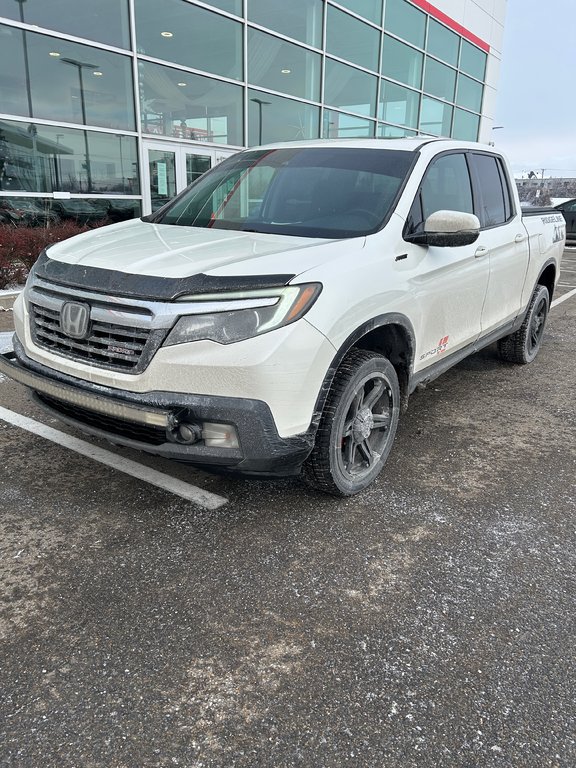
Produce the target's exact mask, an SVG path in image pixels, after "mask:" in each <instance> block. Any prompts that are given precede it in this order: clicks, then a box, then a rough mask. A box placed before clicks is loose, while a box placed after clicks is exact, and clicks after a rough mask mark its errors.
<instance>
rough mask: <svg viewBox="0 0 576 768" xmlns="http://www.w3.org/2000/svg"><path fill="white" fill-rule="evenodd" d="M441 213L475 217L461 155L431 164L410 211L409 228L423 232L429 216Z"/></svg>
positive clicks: (440, 159) (438, 159)
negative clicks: (450, 212)
mask: <svg viewBox="0 0 576 768" xmlns="http://www.w3.org/2000/svg"><path fill="white" fill-rule="evenodd" d="M442 210H447V211H462V212H463V213H474V203H473V199H472V185H471V183H470V174H469V172H468V163H467V162H466V157H465V156H464V155H463V154H450V155H442V156H441V157H439V158H437V159H436V160H434V161H433V162H432V163H431V164H430V166H429V167H428V170H427V171H426V175H425V176H424V180H423V182H422V186H421V187H420V192H419V194H418V196H417V197H416V199H415V200H414V204H413V205H412V209H411V211H410V215H409V226H410V228H411V229H413V230H417V229H422V227H423V224H424V222H425V221H426V219H427V218H428V216H430V214H431V213H435V212H436V211H442Z"/></svg>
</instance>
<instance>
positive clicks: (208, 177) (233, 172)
mask: <svg viewBox="0 0 576 768" xmlns="http://www.w3.org/2000/svg"><path fill="white" fill-rule="evenodd" d="M414 157H415V156H414V153H413V152H407V151H404V150H388V149H378V148H374V149H363V148H360V149H358V148H353V147H342V146H339V147H334V146H327V147H302V148H290V149H273V150H261V149H259V150H254V151H249V152H242V153H239V154H237V155H234V156H233V157H231V158H229V159H228V160H226V161H225V162H223V163H221V164H220V165H217V166H216V167H215V168H214V169H212V170H211V171H209V172H208V173H206V174H204V175H203V176H202V177H201V178H200V179H198V181H196V182H195V183H194V184H192V186H190V187H189V188H188V189H186V190H185V191H184V192H183V193H182V194H181V195H179V196H178V197H176V198H175V199H174V200H173V201H172V202H171V203H169V204H168V205H167V206H165V207H164V208H162V209H161V210H160V211H158V212H157V213H156V214H153V215H152V216H150V217H149V218H148V219H147V220H148V221H153V222H154V223H157V224H176V225H180V226H186V227H206V228H214V229H232V230H239V231H244V232H266V233H273V234H284V235H296V236H300V237H326V238H344V237H358V236H360V235H366V234H369V233H370V232H375V231H376V230H377V229H379V228H380V227H381V226H382V224H383V223H384V222H385V220H386V219H387V217H388V215H389V213H390V212H391V210H392V206H393V204H394V202H395V200H396V198H397V196H398V193H399V191H400V189H401V187H402V184H403V182H404V179H405V177H406V175H407V173H408V171H409V169H410V167H411V165H412V163H413V161H414Z"/></svg>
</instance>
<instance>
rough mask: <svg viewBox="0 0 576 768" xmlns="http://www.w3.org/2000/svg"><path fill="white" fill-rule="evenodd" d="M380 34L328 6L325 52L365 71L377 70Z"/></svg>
mask: <svg viewBox="0 0 576 768" xmlns="http://www.w3.org/2000/svg"><path fill="white" fill-rule="evenodd" d="M379 45H380V33H379V32H378V30H377V29H374V27H370V26H368V24H364V22H362V21H360V20H359V19H355V18H354V17H353V16H350V15H349V14H348V13H344V11H340V10H338V8H334V7H333V6H331V5H330V6H328V23H327V27H326V51H327V52H328V53H332V54H333V55H334V56H338V57H339V58H341V59H347V60H348V61H351V62H353V63H354V64H358V65H359V66H361V67H366V69H372V70H376V71H377V70H378V55H379V54H378V49H379Z"/></svg>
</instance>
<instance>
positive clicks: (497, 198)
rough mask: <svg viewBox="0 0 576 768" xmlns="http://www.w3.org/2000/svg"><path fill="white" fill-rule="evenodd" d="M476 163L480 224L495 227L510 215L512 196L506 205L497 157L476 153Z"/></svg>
mask: <svg viewBox="0 0 576 768" xmlns="http://www.w3.org/2000/svg"><path fill="white" fill-rule="evenodd" d="M474 165H475V168H476V173H477V176H478V184H479V191H480V200H479V209H480V210H479V211H478V212H477V214H478V218H479V219H480V225H481V226H482V227H495V226H497V225H498V224H504V222H506V221H507V220H508V218H509V217H510V198H509V197H508V206H506V198H505V195H504V190H503V188H502V178H501V176H500V170H499V163H498V160H497V158H495V157H492V156H491V155H474ZM507 208H508V210H507Z"/></svg>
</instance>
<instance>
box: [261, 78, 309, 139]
mask: <svg viewBox="0 0 576 768" xmlns="http://www.w3.org/2000/svg"><path fill="white" fill-rule="evenodd" d="M319 130H320V110H319V108H318V107H313V106H311V105H310V104H304V103H302V102H300V101H293V100H292V99H284V98H281V97H280V96H272V94H270V93H262V92H261V91H248V144H249V145H250V146H254V145H256V144H268V143H270V142H273V141H297V140H299V139H317V138H318V136H319Z"/></svg>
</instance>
